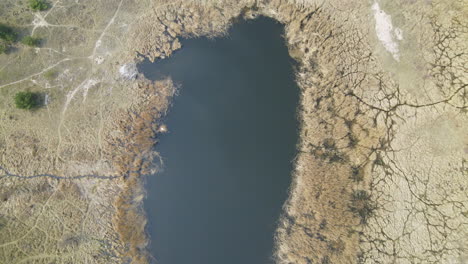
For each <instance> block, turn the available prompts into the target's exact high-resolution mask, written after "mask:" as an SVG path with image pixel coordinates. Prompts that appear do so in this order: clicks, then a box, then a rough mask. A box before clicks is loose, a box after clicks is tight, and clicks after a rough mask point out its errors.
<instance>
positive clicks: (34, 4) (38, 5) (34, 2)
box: [29, 0, 49, 11]
mask: <svg viewBox="0 0 468 264" xmlns="http://www.w3.org/2000/svg"><path fill="white" fill-rule="evenodd" d="M29 7H30V8H31V9H32V10H34V11H44V10H47V9H48V8H49V4H48V3H47V2H46V1H45V0H29Z"/></svg>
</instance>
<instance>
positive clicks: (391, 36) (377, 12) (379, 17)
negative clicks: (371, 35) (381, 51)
mask: <svg viewBox="0 0 468 264" xmlns="http://www.w3.org/2000/svg"><path fill="white" fill-rule="evenodd" d="M372 10H373V11H374V18H375V31H376V33H377V37H378V38H379V40H380V42H381V43H382V45H383V46H384V47H385V49H386V50H387V51H388V52H390V53H391V54H392V56H393V58H394V59H395V60H397V61H400V54H399V52H400V51H399V49H398V43H397V41H398V40H402V39H403V31H402V30H401V29H399V28H395V29H394V28H393V25H392V17H391V16H390V15H388V14H387V13H385V12H384V11H383V10H382V9H380V5H379V3H377V2H375V3H374V4H373V5H372Z"/></svg>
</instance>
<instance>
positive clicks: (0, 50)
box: [0, 42, 8, 54]
mask: <svg viewBox="0 0 468 264" xmlns="http://www.w3.org/2000/svg"><path fill="white" fill-rule="evenodd" d="M7 50H8V45H7V44H6V43H4V42H0V54H3V53H6V52H7Z"/></svg>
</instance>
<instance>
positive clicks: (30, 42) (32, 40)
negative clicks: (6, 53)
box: [21, 36, 41, 47]
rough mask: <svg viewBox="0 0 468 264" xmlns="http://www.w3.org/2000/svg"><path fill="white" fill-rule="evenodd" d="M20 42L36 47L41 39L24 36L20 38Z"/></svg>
mask: <svg viewBox="0 0 468 264" xmlns="http://www.w3.org/2000/svg"><path fill="white" fill-rule="evenodd" d="M21 43H23V44H24V45H28V46H30V47H37V46H39V44H40V43H41V39H40V38H35V37H31V36H26V37H24V38H23V39H22V40H21Z"/></svg>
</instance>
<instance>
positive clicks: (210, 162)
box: [139, 17, 299, 264]
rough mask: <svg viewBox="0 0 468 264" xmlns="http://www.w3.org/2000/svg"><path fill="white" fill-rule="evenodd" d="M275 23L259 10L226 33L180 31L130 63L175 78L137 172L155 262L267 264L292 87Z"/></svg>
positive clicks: (293, 127)
mask: <svg viewBox="0 0 468 264" xmlns="http://www.w3.org/2000/svg"><path fill="white" fill-rule="evenodd" d="M283 31H284V28H283V26H282V25H281V24H279V23H277V22H275V21H274V20H272V19H269V18H265V17H260V18H257V19H255V20H249V21H240V22H238V23H237V24H235V25H234V26H233V27H232V28H231V29H230V30H229V35H228V36H227V37H225V38H218V39H214V40H213V39H207V38H199V39H185V40H182V45H183V48H182V49H181V50H179V51H177V52H176V53H175V54H174V55H173V56H171V57H170V58H168V59H165V60H159V61H157V62H155V63H150V62H149V61H145V62H142V63H141V64H140V65H139V71H140V72H142V73H143V74H144V75H145V76H146V77H147V78H149V79H152V80H157V79H161V78H164V76H171V77H172V79H173V80H174V82H175V83H177V84H180V85H181V89H180V93H179V95H178V96H176V97H175V98H174V102H173V106H172V108H171V109H170V111H169V114H168V116H167V117H166V119H165V120H164V122H165V124H166V125H167V127H168V129H169V133H167V134H163V135H161V136H160V142H159V143H158V145H157V146H156V149H157V151H159V152H160V154H161V155H162V157H163V161H164V164H163V170H162V171H161V172H159V173H157V174H156V175H150V176H148V177H147V179H146V188H147V198H146V200H145V210H146V212H147V216H148V222H149V224H148V233H149V235H150V238H151V245H150V251H151V253H152V254H153V256H154V258H155V259H156V262H157V263H159V264H266V263H274V260H273V258H272V254H273V250H274V233H275V230H276V226H277V223H278V220H279V217H280V215H281V212H282V206H283V204H284V202H285V201H286V199H287V197H288V188H289V185H290V183H291V171H292V165H293V164H292V161H293V159H294V156H295V153H296V143H297V141H298V133H297V129H298V121H297V118H296V107H297V104H298V100H299V88H298V87H297V85H296V84H295V82H294V71H293V65H294V61H293V60H292V59H291V58H290V57H289V55H288V50H287V47H286V44H285V40H284V39H283V37H282V34H283Z"/></svg>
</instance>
